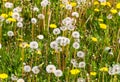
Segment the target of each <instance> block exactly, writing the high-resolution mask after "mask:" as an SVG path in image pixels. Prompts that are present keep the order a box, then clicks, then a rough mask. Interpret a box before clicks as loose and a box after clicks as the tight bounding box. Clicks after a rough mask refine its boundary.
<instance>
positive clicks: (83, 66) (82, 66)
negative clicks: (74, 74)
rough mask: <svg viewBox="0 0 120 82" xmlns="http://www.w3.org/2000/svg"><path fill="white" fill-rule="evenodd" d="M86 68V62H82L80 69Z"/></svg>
mask: <svg viewBox="0 0 120 82" xmlns="http://www.w3.org/2000/svg"><path fill="white" fill-rule="evenodd" d="M85 66H86V63H85V62H84V61H82V62H80V63H79V66H78V67H79V68H85Z"/></svg>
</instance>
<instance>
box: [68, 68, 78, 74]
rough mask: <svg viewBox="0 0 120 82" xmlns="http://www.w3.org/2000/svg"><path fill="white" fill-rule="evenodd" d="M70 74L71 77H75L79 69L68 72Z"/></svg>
mask: <svg viewBox="0 0 120 82" xmlns="http://www.w3.org/2000/svg"><path fill="white" fill-rule="evenodd" d="M70 73H71V74H72V75H76V74H78V73H80V70H79V69H72V70H70Z"/></svg>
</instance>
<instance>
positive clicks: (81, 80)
mask: <svg viewBox="0 0 120 82" xmlns="http://www.w3.org/2000/svg"><path fill="white" fill-rule="evenodd" d="M77 82H86V81H85V79H84V78H78V79H77Z"/></svg>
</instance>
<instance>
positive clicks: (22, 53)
mask: <svg viewBox="0 0 120 82" xmlns="http://www.w3.org/2000/svg"><path fill="white" fill-rule="evenodd" d="M21 55H22V77H23V74H24V65H23V62H24V48H22V52H21Z"/></svg>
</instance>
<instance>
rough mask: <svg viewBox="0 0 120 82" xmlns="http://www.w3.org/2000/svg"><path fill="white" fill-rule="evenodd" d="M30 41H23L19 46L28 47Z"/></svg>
mask: <svg viewBox="0 0 120 82" xmlns="http://www.w3.org/2000/svg"><path fill="white" fill-rule="evenodd" d="M28 45H29V44H28V43H26V42H23V43H21V44H20V45H19V46H20V47H21V48H26V47H28Z"/></svg>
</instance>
